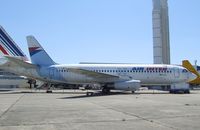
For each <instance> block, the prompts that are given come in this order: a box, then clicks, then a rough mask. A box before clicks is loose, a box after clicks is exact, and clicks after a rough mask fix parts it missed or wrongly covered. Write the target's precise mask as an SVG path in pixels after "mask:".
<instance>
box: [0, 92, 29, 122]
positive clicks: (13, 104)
mask: <svg viewBox="0 0 200 130" xmlns="http://www.w3.org/2000/svg"><path fill="white" fill-rule="evenodd" d="M24 95H25V94H23V95H21V96H20V97H19V98H18V99H17V100H16V101H15V102H14V103H12V104H11V105H10V107H8V109H7V110H6V111H4V112H3V113H2V114H1V115H0V119H1V118H2V117H3V116H4V115H5V114H6V113H8V112H9V111H10V110H11V109H12V108H13V107H14V106H15V105H16V104H17V103H18V102H19V101H20V100H21V99H22V97H23V96H24Z"/></svg>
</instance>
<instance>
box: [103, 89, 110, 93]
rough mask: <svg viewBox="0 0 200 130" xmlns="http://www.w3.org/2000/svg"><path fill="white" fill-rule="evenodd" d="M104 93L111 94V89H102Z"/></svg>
mask: <svg viewBox="0 0 200 130" xmlns="http://www.w3.org/2000/svg"><path fill="white" fill-rule="evenodd" d="M102 93H103V94H109V93H110V88H107V87H104V88H103V89H102Z"/></svg>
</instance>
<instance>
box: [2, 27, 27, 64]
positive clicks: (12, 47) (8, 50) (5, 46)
mask: <svg viewBox="0 0 200 130" xmlns="http://www.w3.org/2000/svg"><path fill="white" fill-rule="evenodd" d="M0 52H1V54H2V55H9V56H18V57H22V58H23V59H24V60H26V61H28V58H27V57H26V55H25V54H24V53H23V52H22V50H21V49H20V48H19V47H18V45H17V44H16V43H15V42H14V41H13V39H12V38H11V37H10V36H9V35H8V33H7V32H6V31H5V30H4V28H3V27H2V26H0Z"/></svg>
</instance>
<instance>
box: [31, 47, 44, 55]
mask: <svg viewBox="0 0 200 130" xmlns="http://www.w3.org/2000/svg"><path fill="white" fill-rule="evenodd" d="M40 51H42V48H41V47H29V53H30V56H33V55H35V54H37V53H38V52H40Z"/></svg>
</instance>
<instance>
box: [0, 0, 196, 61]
mask: <svg viewBox="0 0 200 130" xmlns="http://www.w3.org/2000/svg"><path fill="white" fill-rule="evenodd" d="M199 6H200V0H169V15H170V37H171V62H172V63H173V64H180V63H181V60H182V59H189V60H191V62H194V60H198V61H199V64H200V8H199ZM0 12H1V15H0V16H1V18H0V24H1V25H2V26H3V27H4V28H5V29H6V30H7V32H8V33H9V34H10V35H11V37H13V39H14V41H15V42H16V43H17V44H18V45H19V46H20V47H21V48H22V50H23V51H24V52H25V53H26V54H27V55H28V50H27V44H26V39H25V37H26V36H27V35H30V34H31V35H34V36H35V37H36V38H37V39H38V41H39V42H40V43H41V44H42V45H43V47H44V48H45V49H46V51H47V52H48V53H49V54H50V56H51V57H52V58H53V59H54V60H55V61H56V62H58V63H78V62H81V61H90V62H125V63H153V43H152V0H1V8H0Z"/></svg>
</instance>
